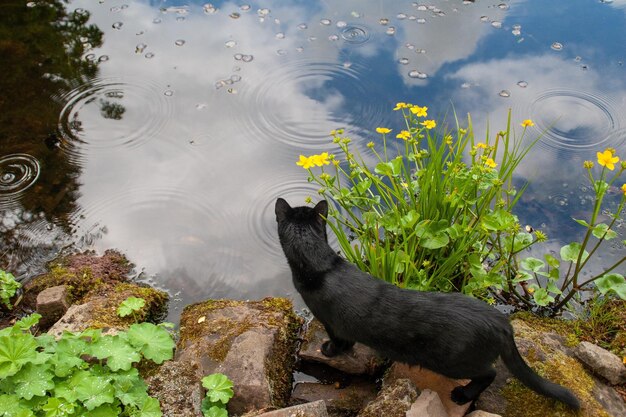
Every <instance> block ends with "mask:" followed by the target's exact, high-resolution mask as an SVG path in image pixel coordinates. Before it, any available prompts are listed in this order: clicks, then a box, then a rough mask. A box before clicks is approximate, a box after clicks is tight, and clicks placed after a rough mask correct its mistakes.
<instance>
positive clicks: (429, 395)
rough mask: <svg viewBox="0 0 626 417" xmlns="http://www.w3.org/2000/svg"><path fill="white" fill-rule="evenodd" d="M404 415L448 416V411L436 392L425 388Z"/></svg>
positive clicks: (411, 416) (414, 416) (419, 416)
mask: <svg viewBox="0 0 626 417" xmlns="http://www.w3.org/2000/svg"><path fill="white" fill-rule="evenodd" d="M406 417H448V413H447V412H446V409H445V408H444V406H443V404H442V403H441V400H440V399H439V396H438V395H437V393H436V392H434V391H431V390H429V389H426V390H424V391H422V393H421V394H420V396H419V398H418V399H417V401H415V402H414V403H413V405H412V406H411V409H410V410H409V411H407V413H406Z"/></svg>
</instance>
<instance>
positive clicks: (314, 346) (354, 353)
mask: <svg viewBox="0 0 626 417" xmlns="http://www.w3.org/2000/svg"><path fill="white" fill-rule="evenodd" d="M326 340H328V334H327V333H326V330H324V326H323V325H322V323H320V322H319V321H318V320H317V319H313V320H312V321H311V323H310V324H309V326H308V328H307V330H306V332H305V334H304V336H303V341H302V346H301V347H300V352H299V356H300V358H301V359H302V360H305V361H310V362H319V363H323V364H325V365H328V366H330V367H332V368H335V369H338V370H340V371H342V372H345V373H347V374H353V375H362V374H368V375H373V374H375V373H376V372H378V371H379V370H380V369H381V367H382V365H383V364H384V361H383V360H382V359H381V358H380V357H378V355H377V354H376V351H375V350H373V349H371V348H369V347H367V346H365V345H362V344H360V343H356V344H355V345H354V347H353V348H352V349H350V350H349V351H347V352H344V353H342V354H341V355H337V356H334V357H332V358H329V357H327V356H324V355H323V354H322V352H321V351H320V347H321V346H322V343H323V342H324V341H326Z"/></svg>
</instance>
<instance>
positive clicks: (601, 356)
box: [574, 342, 626, 385]
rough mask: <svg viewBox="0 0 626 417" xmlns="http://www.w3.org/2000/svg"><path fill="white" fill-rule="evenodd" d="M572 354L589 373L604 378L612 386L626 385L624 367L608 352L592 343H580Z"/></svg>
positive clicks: (625, 370)
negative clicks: (585, 366)
mask: <svg viewBox="0 0 626 417" xmlns="http://www.w3.org/2000/svg"><path fill="white" fill-rule="evenodd" d="M574 352H575V354H576V357H577V358H578V359H580V360H581V361H582V362H583V363H584V364H585V365H587V367H588V368H589V369H590V370H591V372H593V373H594V374H596V375H599V376H601V377H603V378H605V379H606V380H607V381H609V382H610V383H611V384H612V385H619V384H624V383H626V366H624V364H623V363H622V360H621V359H620V358H619V357H617V356H616V355H614V354H613V353H611V352H609V351H608V350H606V349H602V348H601V347H600V346H597V345H594V344H593V343H589V342H582V343H580V344H579V345H578V346H576V349H574Z"/></svg>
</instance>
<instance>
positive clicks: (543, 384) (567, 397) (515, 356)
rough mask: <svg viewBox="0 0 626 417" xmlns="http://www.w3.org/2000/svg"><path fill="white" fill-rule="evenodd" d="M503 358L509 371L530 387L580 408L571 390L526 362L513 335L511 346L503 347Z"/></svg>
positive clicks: (575, 408)
mask: <svg viewBox="0 0 626 417" xmlns="http://www.w3.org/2000/svg"><path fill="white" fill-rule="evenodd" d="M502 360H503V361H504V364H505V365H506V367H507V368H509V371H511V373H512V374H513V375H514V376H515V377H516V378H517V379H519V380H520V381H521V382H522V383H523V384H524V385H526V386H527V387H528V388H530V389H532V390H533V391H536V392H538V393H539V394H542V395H545V396H547V397H551V398H555V399H557V400H559V401H561V402H563V403H565V404H567V405H568V406H570V407H571V408H573V409H574V410H580V402H579V401H578V398H576V396H575V395H574V394H572V392H571V391H570V390H568V389H567V388H564V387H562V386H560V385H558V384H555V383H553V382H550V381H548V380H546V379H544V378H542V377H540V376H539V375H537V373H535V371H533V370H532V369H531V368H530V367H529V366H528V365H527V364H526V362H524V359H523V358H522V356H521V355H520V353H519V351H518V350H517V347H516V346H515V340H514V339H513V337H512V336H511V338H510V343H509V346H508V347H507V348H505V349H503V352H502Z"/></svg>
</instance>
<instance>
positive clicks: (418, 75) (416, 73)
mask: <svg viewBox="0 0 626 417" xmlns="http://www.w3.org/2000/svg"><path fill="white" fill-rule="evenodd" d="M409 77H411V78H418V79H420V80H423V79H426V78H428V75H426V73H424V72H420V71H418V70H411V71H409Z"/></svg>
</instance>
